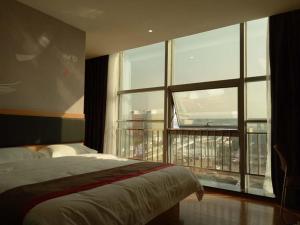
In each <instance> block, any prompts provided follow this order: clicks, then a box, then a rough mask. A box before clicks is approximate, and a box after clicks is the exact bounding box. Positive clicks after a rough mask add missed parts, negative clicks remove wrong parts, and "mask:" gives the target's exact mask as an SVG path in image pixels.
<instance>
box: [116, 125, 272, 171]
mask: <svg viewBox="0 0 300 225" xmlns="http://www.w3.org/2000/svg"><path fill="white" fill-rule="evenodd" d="M167 132H168V153H169V158H168V161H169V162H170V163H173V164H177V165H183V166H187V167H193V168H196V169H204V170H213V171H220V172H229V173H239V168H240V148H239V131H238V130H234V129H213V128H207V129H181V128H180V129H168V131H167ZM246 138H247V150H246V165H245V166H246V174H247V175H255V176H264V174H265V168H266V160H267V133H266V132H247V137H246ZM117 154H118V156H120V157H123V158H132V159H139V160H147V161H154V162H162V161H163V130H162V129H142V128H141V129H138V128H131V129H128V128H126V129H125V128H124V129H121V128H119V129H118V130H117Z"/></svg>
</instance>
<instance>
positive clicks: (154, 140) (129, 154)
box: [117, 128, 163, 162]
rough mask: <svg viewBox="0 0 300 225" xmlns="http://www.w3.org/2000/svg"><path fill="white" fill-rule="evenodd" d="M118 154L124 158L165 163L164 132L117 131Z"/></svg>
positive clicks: (147, 130) (149, 130) (153, 130)
mask: <svg viewBox="0 0 300 225" xmlns="http://www.w3.org/2000/svg"><path fill="white" fill-rule="evenodd" d="M117 154H118V156H120V157H123V158H131V159H139V160H146V161H153V162H162V161H163V130H161V129H138V128H132V129H121V128H119V129H117Z"/></svg>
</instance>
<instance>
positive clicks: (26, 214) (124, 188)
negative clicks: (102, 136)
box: [0, 146, 203, 225]
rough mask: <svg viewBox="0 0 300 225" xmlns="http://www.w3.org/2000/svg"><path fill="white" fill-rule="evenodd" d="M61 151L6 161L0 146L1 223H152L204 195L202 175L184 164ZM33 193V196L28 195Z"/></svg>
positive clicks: (41, 224) (141, 224)
mask: <svg viewBox="0 0 300 225" xmlns="http://www.w3.org/2000/svg"><path fill="white" fill-rule="evenodd" d="M72 148H73V147H72ZM53 149H54V150H53ZM55 149H56V150H55ZM57 149H59V146H58V147H57V148H52V149H51V148H50V149H49V148H47V149H42V150H40V151H38V152H34V153H32V152H31V153H30V157H24V156H22V157H23V158H25V159H19V160H12V159H11V160H6V162H3V161H2V162H1V152H3V151H1V150H0V178H1V179H0V221H1V222H0V224H1V225H2V223H3V221H7V222H5V223H3V225H4V224H5V225H8V224H14V225H18V224H23V225H57V224H59V225H66V224H72V225H96V224H99V225H100V224H106V225H114V224H118V225H121V224H124V225H125V224H127V225H143V224H151V222H152V224H153V221H155V218H159V217H160V215H163V214H164V213H165V212H168V211H170V210H171V211H172V209H174V208H175V209H176V210H177V212H178V203H179V202H180V201H181V200H182V199H184V198H185V197H187V196H188V195H190V194H192V193H196V194H197V196H198V199H199V200H201V198H202V195H203V188H202V186H201V184H200V183H199V181H198V179H197V177H196V176H195V175H194V174H193V173H192V172H190V171H189V170H188V169H186V168H184V167H181V166H174V165H170V164H162V163H149V162H141V161H136V160H130V159H122V158H118V157H116V156H113V155H108V154H96V153H94V152H93V150H90V151H89V150H87V149H84V148H83V149H79V151H77V150H78V149H77V150H76V151H72V150H70V148H69V151H65V150H64V151H63V153H61V150H60V151H59V150H57ZM86 150H87V151H86ZM23 151H25V150H23ZM11 152H13V151H11ZM15 152H18V150H15ZM59 152H60V153H61V154H59ZM78 152H79V153H78ZM16 155H17V154H16V153H15V156H16ZM25 155H26V154H25ZM22 157H21V158H22ZM16 158H17V157H16ZM96 171H97V172H96ZM90 176H94V177H92V178H91V177H90ZM95 176H96V180H95ZM87 177H89V178H87ZM74 179H75V181H74ZM76 180H77V181H76ZM83 181H84V182H86V183H84V182H83ZM74 182H75V183H74ZM76 182H79V184H78V183H76ZM59 183H64V184H63V185H62V186H63V187H60V188H63V189H57V186H59ZM54 184H55V185H56V186H53V185H54ZM70 184H71V185H70ZM68 185H69V186H68ZM48 186H49V187H50V189H49V191H47V192H45V189H46V188H44V187H48ZM36 190H40V191H41V193H40V194H38V195H35V194H36V193H35V192H36ZM28 193H29V195H30V194H31V195H33V197H32V196H31V198H29V197H28V198H27V197H24V196H25V195H26V196H27V194H28ZM176 210H175V211H176ZM173 211H174V210H173Z"/></svg>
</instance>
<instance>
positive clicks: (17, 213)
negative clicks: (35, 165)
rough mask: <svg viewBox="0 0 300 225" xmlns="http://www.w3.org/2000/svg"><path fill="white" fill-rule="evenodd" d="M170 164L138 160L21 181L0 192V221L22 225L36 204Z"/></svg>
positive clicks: (6, 223)
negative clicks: (29, 181)
mask: <svg viewBox="0 0 300 225" xmlns="http://www.w3.org/2000/svg"><path fill="white" fill-rule="evenodd" d="M169 166H171V165H170V164H163V163H153V162H140V163H135V164H131V165H127V166H121V167H117V168H112V169H108V170H102V171H96V172H91V173H86V174H80V175H75V176H69V177H64V178H59V179H55V180H50V181H45V182H41V183H37V184H30V185H24V186H20V187H16V188H13V189H11V190H8V191H6V192H3V193H1V194H0V224H1V225H2V224H3V225H19V224H20V225H21V224H22V221H23V219H24V217H25V215H26V213H27V212H28V211H29V210H30V209H32V208H33V207H34V206H36V205H37V204H39V203H41V202H43V201H46V200H49V199H52V198H56V197H60V196H63V195H67V194H72V193H76V192H80V191H84V190H88V189H92V188H96V187H100V186H102V185H106V184H111V183H113V182H116V181H121V180H124V179H128V178H131V177H136V176H140V175H143V174H146V173H149V172H152V171H156V170H159V169H163V168H166V167H169Z"/></svg>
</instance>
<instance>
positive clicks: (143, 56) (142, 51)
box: [120, 43, 165, 90]
mask: <svg viewBox="0 0 300 225" xmlns="http://www.w3.org/2000/svg"><path fill="white" fill-rule="evenodd" d="M164 59H165V44H164V43H158V44H154V45H149V46H146V47H141V48H135V49H131V50H127V51H124V53H123V64H122V67H123V69H122V75H121V82H120V83H121V90H130V89H138V88H149V87H158V86H163V85H164V74H165V60H164Z"/></svg>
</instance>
